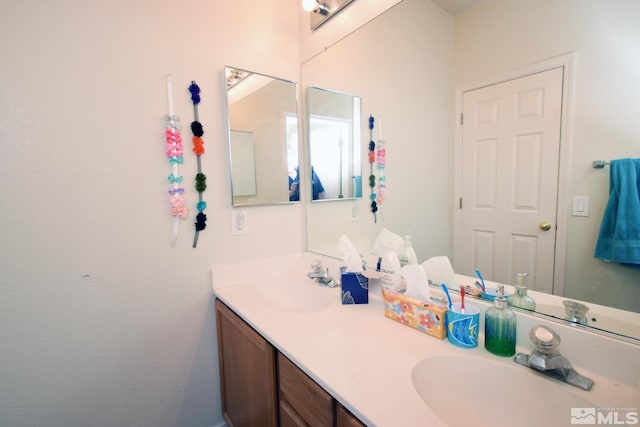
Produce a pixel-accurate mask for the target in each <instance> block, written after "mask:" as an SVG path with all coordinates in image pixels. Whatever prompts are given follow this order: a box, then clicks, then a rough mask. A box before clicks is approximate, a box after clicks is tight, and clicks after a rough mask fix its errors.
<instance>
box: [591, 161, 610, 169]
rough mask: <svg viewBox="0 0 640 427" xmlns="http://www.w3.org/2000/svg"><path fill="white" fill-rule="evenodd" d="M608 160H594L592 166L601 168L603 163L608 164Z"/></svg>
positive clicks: (603, 165)
mask: <svg viewBox="0 0 640 427" xmlns="http://www.w3.org/2000/svg"><path fill="white" fill-rule="evenodd" d="M608 164H609V162H606V161H604V160H594V161H593V168H594V169H602V168H603V167H605V165H608Z"/></svg>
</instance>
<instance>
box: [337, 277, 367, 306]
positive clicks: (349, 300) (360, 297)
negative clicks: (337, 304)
mask: <svg viewBox="0 0 640 427" xmlns="http://www.w3.org/2000/svg"><path fill="white" fill-rule="evenodd" d="M340 283H341V286H342V303H343V304H369V279H367V278H366V277H364V276H363V275H362V274H360V273H342V277H341V280H340Z"/></svg>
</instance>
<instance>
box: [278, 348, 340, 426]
mask: <svg viewBox="0 0 640 427" xmlns="http://www.w3.org/2000/svg"><path fill="white" fill-rule="evenodd" d="M278 368H279V372H280V400H281V401H283V400H284V401H285V402H286V403H288V404H289V405H291V407H292V408H293V409H294V410H295V412H297V413H298V414H299V415H300V417H302V419H303V420H304V422H306V423H307V424H309V425H310V426H312V427H315V426H332V425H333V420H334V403H333V398H332V397H331V396H330V395H329V394H328V393H327V392H326V391H324V390H323V389H322V387H320V386H319V385H318V384H316V383H315V382H314V381H313V380H312V379H311V378H309V377H308V376H307V374H305V373H304V372H302V371H301V370H300V369H299V368H298V367H297V366H295V365H294V364H293V363H292V362H291V361H290V360H289V359H287V358H286V357H284V356H283V355H282V354H278ZM281 404H282V403H281Z"/></svg>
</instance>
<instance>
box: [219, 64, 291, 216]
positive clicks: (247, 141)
mask: <svg viewBox="0 0 640 427" xmlns="http://www.w3.org/2000/svg"><path fill="white" fill-rule="evenodd" d="M225 78H226V85H227V120H228V129H229V135H228V138H229V139H228V143H229V163H230V170H231V193H232V194H231V198H232V205H233V206H247V205H269V204H275V203H285V202H289V201H291V199H290V197H289V186H290V182H291V180H292V179H293V177H294V176H295V175H296V171H297V170H298V117H297V92H296V91H297V89H296V84H295V83H293V82H290V81H287V80H283V79H279V78H276V77H272V76H267V75H264V74H260V73H255V72H252V71H247V70H242V69H240V68H235V67H225Z"/></svg>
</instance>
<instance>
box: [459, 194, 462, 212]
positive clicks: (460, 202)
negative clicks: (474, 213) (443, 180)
mask: <svg viewBox="0 0 640 427" xmlns="http://www.w3.org/2000/svg"><path fill="white" fill-rule="evenodd" d="M459 205H460V207H459V209H462V197H460V201H459Z"/></svg>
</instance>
